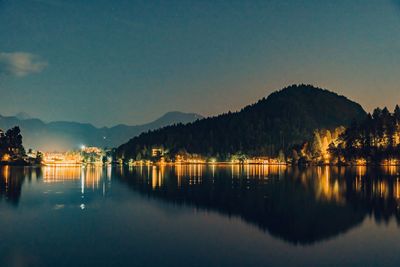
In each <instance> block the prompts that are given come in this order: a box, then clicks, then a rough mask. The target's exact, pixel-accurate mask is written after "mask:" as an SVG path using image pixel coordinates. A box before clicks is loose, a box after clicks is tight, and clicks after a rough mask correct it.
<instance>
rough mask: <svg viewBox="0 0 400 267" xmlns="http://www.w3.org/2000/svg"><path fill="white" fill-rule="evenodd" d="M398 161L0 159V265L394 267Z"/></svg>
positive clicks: (399, 262) (398, 247)
mask: <svg viewBox="0 0 400 267" xmlns="http://www.w3.org/2000/svg"><path fill="white" fill-rule="evenodd" d="M399 177H400V176H399V169H397V168H387V169H373V170H371V169H368V170H367V169H366V168H353V169H350V168H341V169H338V168H328V167H321V168H309V169H303V170H301V169H298V168H289V167H288V168H286V167H267V166H247V167H246V166H243V167H239V166H221V167H213V166H208V167H207V166H181V167H142V168H140V167H136V168H131V169H128V168H126V169H121V168H95V167H87V168H62V167H57V168H54V167H53V168H52V167H45V168H16V167H1V168H0V198H1V201H0V266H7V267H8V266H10V267H13V266H185V267H186V266H189V267H190V266H206V267H209V266H229V267H230V266H257V267H259V266H400V228H399V223H400V209H399V204H400V181H399Z"/></svg>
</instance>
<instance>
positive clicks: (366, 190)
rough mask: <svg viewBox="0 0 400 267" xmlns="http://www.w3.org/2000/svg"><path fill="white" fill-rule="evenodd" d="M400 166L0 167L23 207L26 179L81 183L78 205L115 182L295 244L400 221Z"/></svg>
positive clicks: (6, 194) (9, 199) (1, 188)
mask: <svg viewBox="0 0 400 267" xmlns="http://www.w3.org/2000/svg"><path fill="white" fill-rule="evenodd" d="M399 178H400V175H399V168H397V167H388V168H378V169H367V168H366V167H357V168H337V167H316V168H306V169H299V168H291V167H285V166H266V165H256V166H253V165H247V166H239V165H232V166H230V165H229V166H228V165H227V166H217V165H210V166H204V165H177V166H174V167H166V166H138V167H131V168H120V167H116V168H111V167H108V168H102V167H100V168H99V167H85V168H80V167H78V168H77V167H61V168H60V167H43V168H16V167H7V166H5V167H1V168H0V198H1V200H2V201H5V202H6V203H9V204H11V205H12V206H14V207H18V203H19V201H20V198H21V196H22V194H23V192H22V191H23V190H25V189H23V188H24V186H23V185H24V183H26V181H28V182H32V181H35V182H37V183H38V184H39V186H40V185H41V184H42V185H48V186H51V185H53V184H54V185H58V184H63V183H66V184H68V183H76V184H78V185H79V186H78V187H73V188H72V189H71V190H80V192H76V193H77V194H80V195H81V199H82V200H80V201H81V203H80V205H81V208H82V209H84V208H85V204H87V203H88V201H90V197H88V196H87V194H88V191H89V190H90V192H97V191H98V192H101V193H102V195H103V196H106V193H107V192H108V191H110V190H111V182H112V181H113V182H117V183H122V184H124V185H126V186H127V187H128V188H130V189H132V190H134V191H135V192H139V193H141V194H145V195H146V196H149V197H154V198H156V199H159V200H162V201H166V202H169V203H173V204H174V205H185V206H194V207H196V208H198V209H205V210H210V211H216V212H219V213H221V214H223V215H226V216H229V217H231V216H235V217H240V218H242V219H243V220H244V221H246V222H248V223H249V224H251V225H255V226H257V227H258V228H259V229H262V230H263V231H267V232H269V233H270V234H271V235H272V236H275V237H278V238H279V239H282V240H286V241H287V242H290V243H292V244H300V245H306V244H313V243H315V242H320V241H323V240H326V239H330V238H333V237H336V236H338V235H340V234H342V233H344V232H346V231H348V230H349V229H352V228H354V227H356V226H357V225H360V224H361V223H362V222H363V221H364V219H365V218H367V217H370V218H373V219H374V220H375V222H378V223H381V222H383V223H388V222H389V221H390V220H391V219H393V218H394V219H395V220H396V221H397V223H400V212H399V211H400V209H399V207H400V206H399V205H400V180H399Z"/></svg>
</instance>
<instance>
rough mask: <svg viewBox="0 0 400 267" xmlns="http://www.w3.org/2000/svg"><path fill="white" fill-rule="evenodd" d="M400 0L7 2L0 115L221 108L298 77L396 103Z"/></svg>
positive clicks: (0, 49) (56, 116)
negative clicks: (22, 112)
mask: <svg viewBox="0 0 400 267" xmlns="http://www.w3.org/2000/svg"><path fill="white" fill-rule="evenodd" d="M399 71H400V0H353V1H349V0H336V1H328V0H308V1H298V0H271V1H267V0H261V1H255V0H253V1H244V0H242V1H237V0H232V1H228V0H226V1H218V0H216V1H205V0H202V1H189V0H181V1H174V0H163V1H151V0H143V1H133V0H126V1H119V0H115V1H109V0H86V1H83V0H82V1H78V0H69V1H67V0H65V1H62V0H25V1H22V0H0V114H2V115H9V114H15V113H17V112H19V111H25V112H27V113H29V114H31V115H33V116H35V117H39V118H42V119H44V120H48V121H50V120H74V121H81V122H91V123H93V124H95V125H97V126H103V125H107V126H110V125H114V124H118V123H126V124H137V123H143V122H148V121H150V120H153V119H155V118H156V117H158V116H160V115H162V114H163V113H165V112H167V111H172V110H179V111H185V112H197V113H200V114H203V115H215V114H218V113H221V112H225V111H228V110H237V109H240V108H241V107H243V106H245V105H247V104H250V103H253V102H255V101H256V100H258V99H259V98H261V97H263V96H266V95H268V94H269V93H271V92H272V91H275V90H276V89H280V88H282V87H284V86H286V85H289V84H292V83H311V84H314V85H317V86H321V87H325V88H327V89H330V90H332V91H335V92H338V93H340V94H344V95H346V96H348V97H349V98H351V99H353V100H355V101H358V102H359V103H360V104H362V105H363V107H364V108H365V109H367V110H368V111H370V110H372V109H373V108H374V107H375V106H384V105H387V106H388V107H390V108H392V107H393V106H394V105H395V104H396V103H400V75H399V74H400V72H399Z"/></svg>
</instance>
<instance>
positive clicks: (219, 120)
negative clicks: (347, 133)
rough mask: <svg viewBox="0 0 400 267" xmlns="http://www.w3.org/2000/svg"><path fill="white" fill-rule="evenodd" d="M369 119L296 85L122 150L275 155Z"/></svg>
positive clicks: (349, 105) (341, 100) (127, 154)
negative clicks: (159, 148)
mask: <svg viewBox="0 0 400 267" xmlns="http://www.w3.org/2000/svg"><path fill="white" fill-rule="evenodd" d="M365 116H366V112H365V111H364V110H363V108H362V107H361V106H360V105H359V104H357V103H355V102H353V101H351V100H349V99H347V98H346V97H344V96H339V95H338V94H336V93H333V92H330V91H328V90H324V89H320V88H316V87H314V86H311V85H292V86H289V87H287V88H284V89H282V90H280V91H277V92H274V93H272V94H271V95H269V96H268V97H267V98H263V99H261V100H260V101H258V102H257V103H255V104H253V105H249V106H247V107H245V108H243V109H242V110H241V111H239V112H235V113H231V112H229V113H226V114H222V115H219V116H217V117H212V118H206V119H202V120H199V121H196V122H193V123H190V124H187V125H181V124H179V125H175V126H168V127H164V128H161V129H158V130H154V131H150V132H148V133H143V134H141V135H139V136H138V137H135V138H133V139H131V140H130V141H129V142H128V143H126V144H124V145H122V146H120V147H119V148H118V149H117V155H118V156H119V157H122V158H125V159H128V158H131V159H135V158H137V157H139V158H143V157H148V156H149V153H150V152H149V150H150V148H152V147H156V146H162V147H164V148H165V149H167V150H169V152H170V155H174V154H176V153H177V152H184V151H187V152H188V153H195V154H201V155H204V156H216V157H219V159H224V158H226V157H228V156H229V155H230V154H237V153H244V154H246V155H249V156H256V155H267V156H275V155H276V154H277V153H278V152H279V151H280V150H281V149H282V150H284V151H287V150H288V149H289V148H291V147H292V146H293V145H295V144H300V143H302V142H304V141H305V140H308V139H310V138H311V137H312V135H313V131H314V130H315V129H322V128H324V129H333V128H335V127H338V126H347V125H349V124H350V123H351V122H352V121H353V120H358V119H362V118H363V117H365Z"/></svg>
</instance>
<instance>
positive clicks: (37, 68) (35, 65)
mask: <svg viewBox="0 0 400 267" xmlns="http://www.w3.org/2000/svg"><path fill="white" fill-rule="evenodd" d="M46 66H47V62H46V61H44V60H43V59H41V58H40V57H39V56H37V55H34V54H31V53H26V52H14V53H4V52H3V53H2V52H0V75H12V76H17V77H23V76H26V75H28V74H32V73H39V72H41V71H42V70H43V69H44V68H46Z"/></svg>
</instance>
